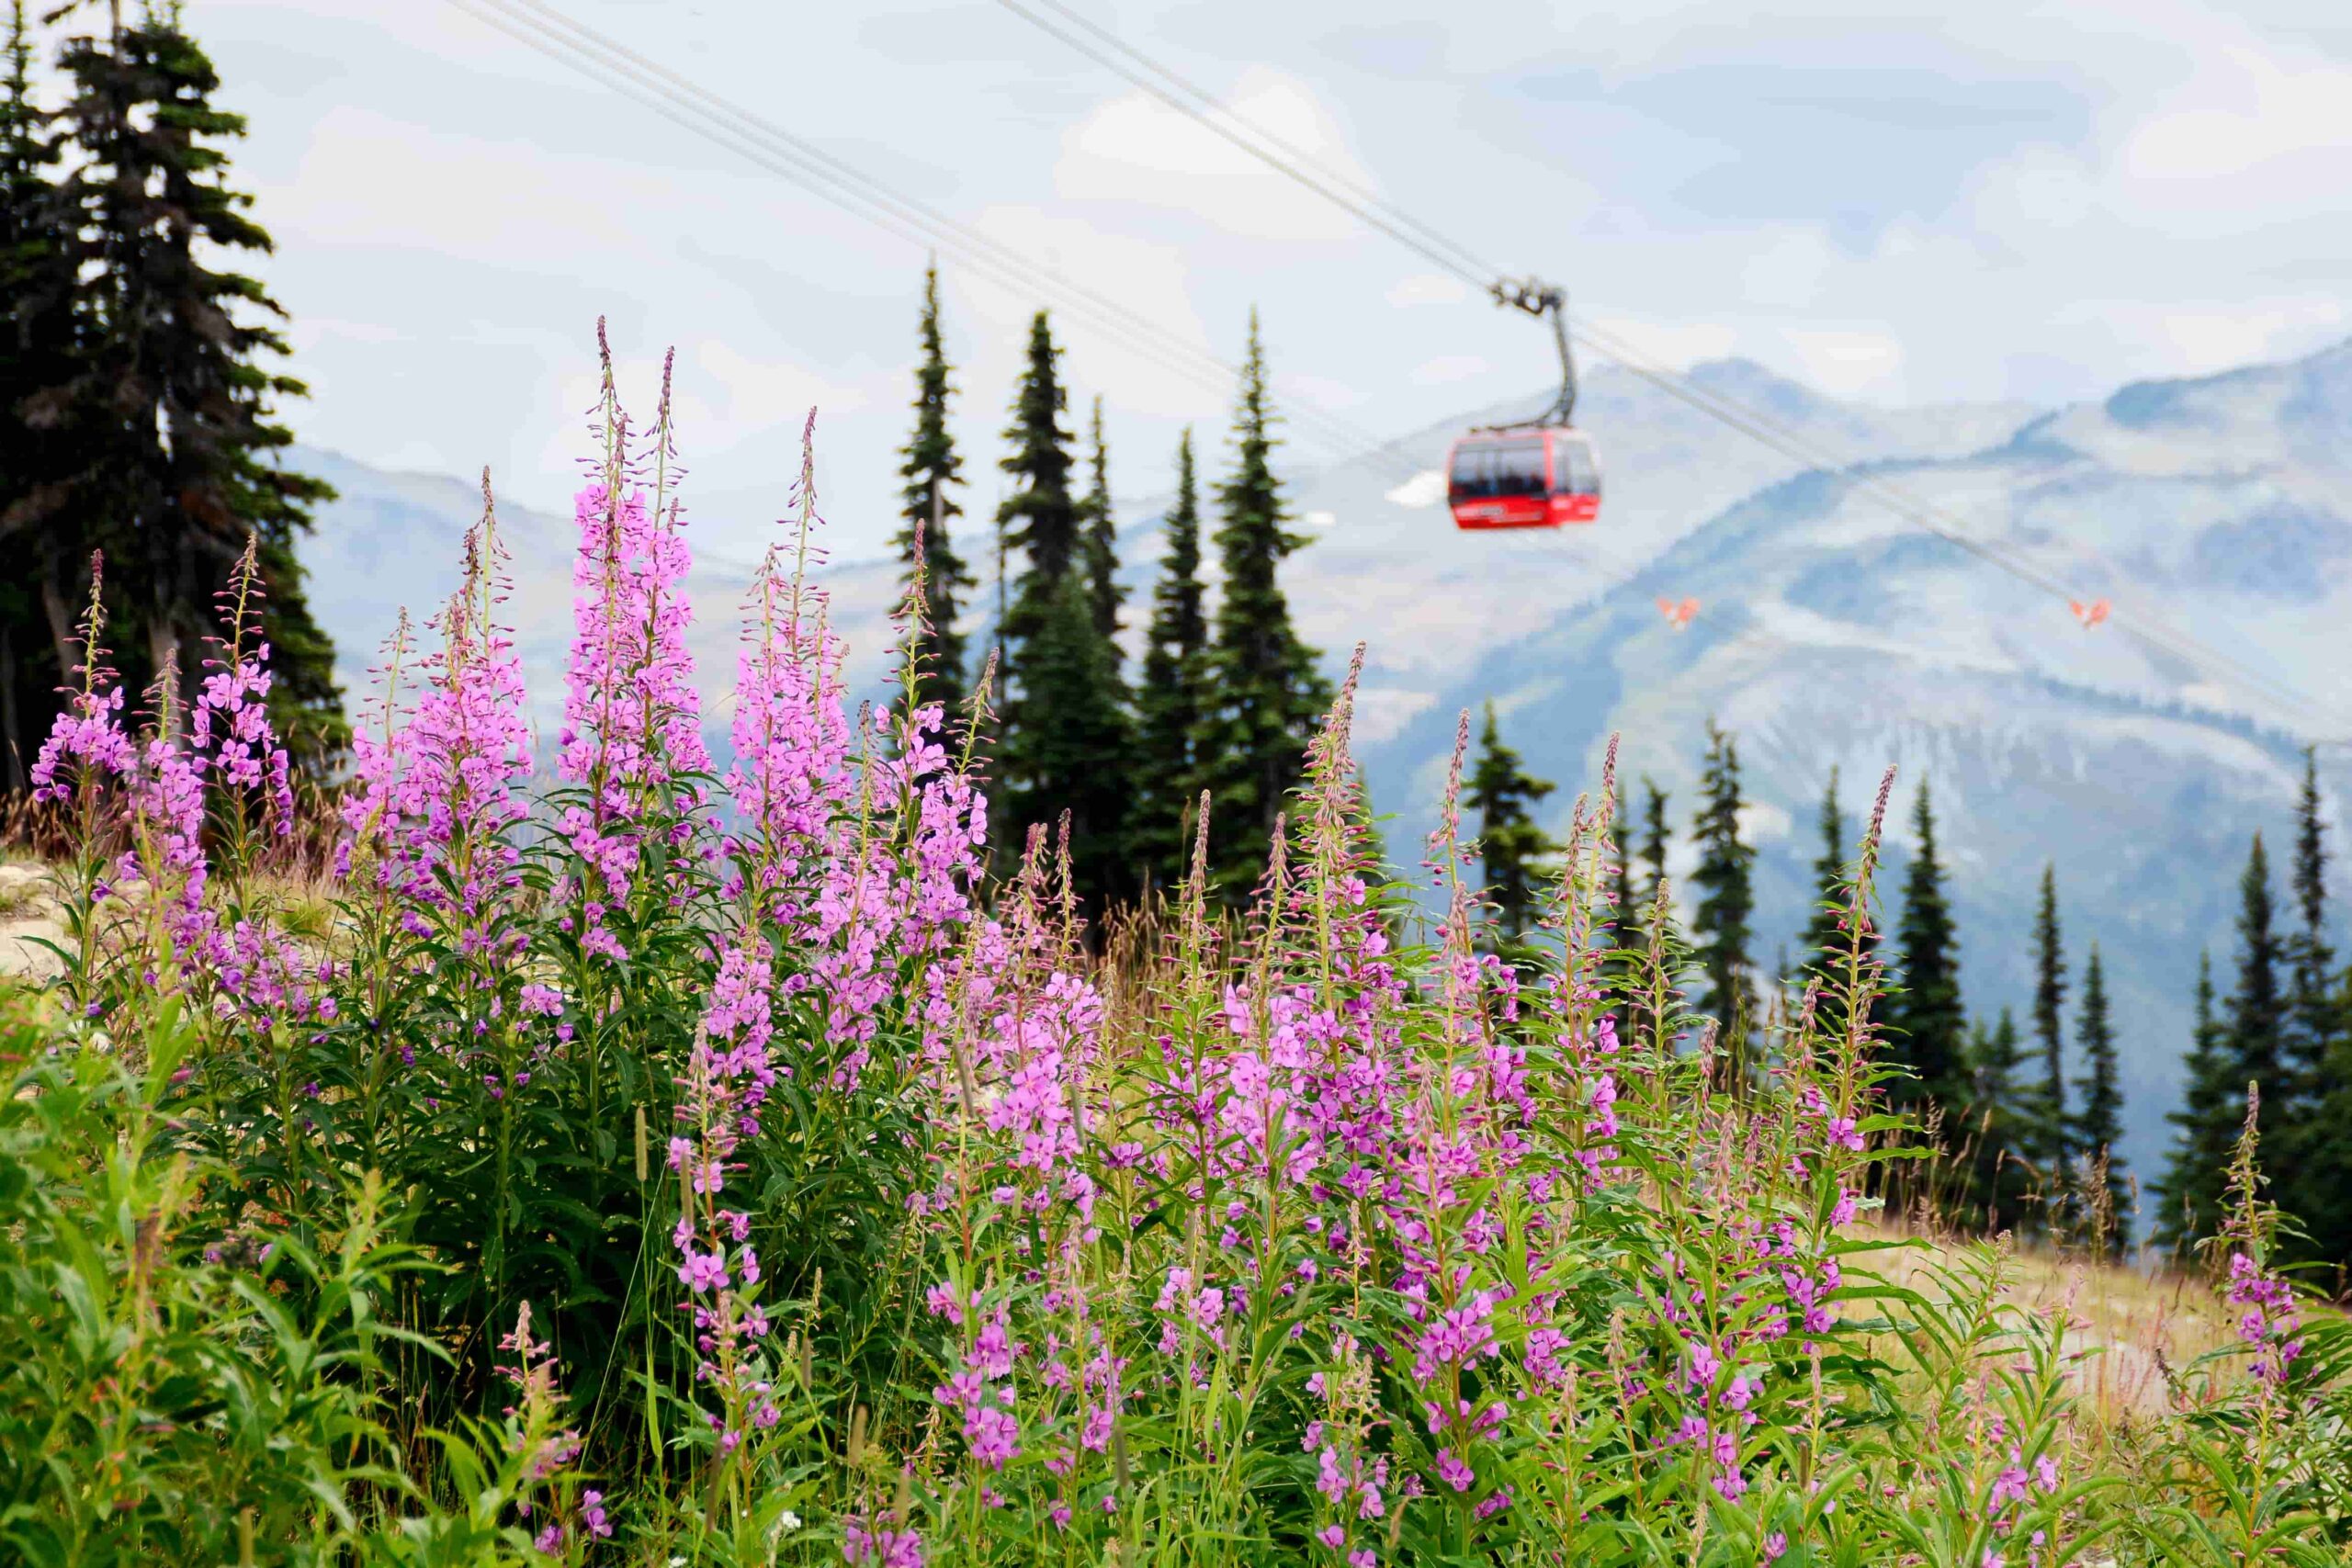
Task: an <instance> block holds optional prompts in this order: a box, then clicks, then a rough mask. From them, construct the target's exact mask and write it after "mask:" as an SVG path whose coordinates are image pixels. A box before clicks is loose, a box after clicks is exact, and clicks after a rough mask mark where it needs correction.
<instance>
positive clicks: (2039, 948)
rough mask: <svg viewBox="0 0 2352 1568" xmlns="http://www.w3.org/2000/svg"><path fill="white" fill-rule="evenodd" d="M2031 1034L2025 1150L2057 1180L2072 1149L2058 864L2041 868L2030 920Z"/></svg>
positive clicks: (2064, 965) (2062, 1173)
mask: <svg viewBox="0 0 2352 1568" xmlns="http://www.w3.org/2000/svg"><path fill="white" fill-rule="evenodd" d="M2033 975H2034V978H2033V1038H2034V1042H2035V1043H2037V1044H2038V1045H2040V1046H2041V1088H2040V1089H2039V1090H2038V1091H2036V1093H2035V1096H2034V1099H2033V1102H2032V1104H2033V1125H2032V1128H2031V1132H2030V1138H2029V1141H2028V1144H2027V1151H2026V1152H2027V1153H2028V1154H2029V1155H2030V1156H2031V1158H2032V1159H2033V1161H2034V1163H2035V1164H2036V1165H2038V1166H2040V1167H2041V1169H2042V1171H2043V1174H2044V1176H2045V1177H2046V1178H2047V1179H2049V1180H2050V1181H2051V1182H2052V1183H2053V1184H2055V1183H2059V1182H2063V1181H2064V1179H2065V1175H2066V1163H2067V1157H2068V1156H2069V1154H2070V1153H2071V1152H2072V1149H2073V1140H2072V1138H2071V1137H2070V1136H2069V1135H2068V1130H2069V1128H2070V1127H2071V1125H2072V1121H2071V1112H2070V1111H2069V1110H2068V1108H2067V1105H2066V1056H2065V1053H2066V1044H2065V1033H2064V1009H2065V1006H2066V946H2065V937H2064V932H2063V931H2061V930H2060V929H2059V923H2058V868H2057V867H2056V866H2055V865H2054V864H2045V865H2043V866H2042V868H2041V907H2040V908H2038V909H2036V911H2035V912H2034V918H2033Z"/></svg>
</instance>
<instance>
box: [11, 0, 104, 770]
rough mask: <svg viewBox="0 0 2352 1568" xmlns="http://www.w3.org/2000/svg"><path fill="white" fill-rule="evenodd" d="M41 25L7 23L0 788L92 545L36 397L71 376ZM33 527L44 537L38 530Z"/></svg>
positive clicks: (17, 14)
mask: <svg viewBox="0 0 2352 1568" xmlns="http://www.w3.org/2000/svg"><path fill="white" fill-rule="evenodd" d="M32 57H33V34H32V22H31V18H30V17H29V16H28V13H27V8H26V3H25V0H13V3H12V4H11V6H10V7H9V12H8V37H7V79H6V84H5V86H0V93H5V96H0V550H5V553H6V555H7V556H8V558H9V559H10V561H11V563H12V570H8V571H6V572H5V573H0V787H5V788H6V789H7V790H9V791H11V792H22V791H23V790H25V789H27V788H28V787H29V784H30V781H29V779H28V776H27V772H26V770H27V767H28V764H29V763H30V762H31V761H32V759H33V757H34V755H35V754H36V753H37V752H38V750H40V741H41V738H42V736H43V735H44V734H45V733H46V732H47V729H48V727H49V720H50V716H51V712H52V710H53V709H54V708H55V706H56V696H57V688H58V687H59V686H60V685H62V683H63V682H64V678H65V676H64V671H67V670H70V669H71V668H72V660H71V658H70V656H69V658H68V659H67V661H66V663H65V664H64V665H62V666H61V665H60V663H59V661H58V660H59V650H60V649H62V647H64V645H65V643H66V642H67V640H68V638H69V637H70V636H71V631H72V626H73V620H74V612H73V610H72V607H71V606H72V604H73V600H74V592H73V584H74V579H75V577H76V575H77V574H79V573H85V572H87V571H88V570H89V549H90V547H92V545H94V544H95V543H96V541H95V539H93V538H89V537H85V534H86V533H87V530H86V528H85V526H83V525H82V524H83V519H81V518H80V517H79V516H77V515H68V514H62V513H59V512H58V510H57V509H56V508H55V506H54V503H53V498H52V497H51V494H50V491H51V487H53V486H55V485H56V484H57V483H58V482H59V480H60V479H62V478H63V477H64V476H65V475H66V474H68V473H70V472H71V471H72V463H71V455H70V450H69V447H68V443H67V442H66V440H65V439H64V435H63V433H62V432H60V431H58V430H56V429H54V428H44V427H42V426H43V424H44V423H45V422H44V421H43V411H42V410H41V409H40V407H39V405H38V401H37V395H38V394H39V393H40V392H41V391H42V390H43V389H50V388H55V387H58V386H61V385H62V384H63V383H64V382H65V381H66V380H67V379H68V378H70V377H71V375H72V374H73V370H72V366H73V353H74V314H73V293H74V256H73V245H72V242H73V236H72V233H71V231H70V230H69V229H68V228H67V227H66V226H65V224H64V222H63V221H62V220H63V218H64V210H63V208H62V204H61V203H60V202H59V201H58V200H57V199H56V195H55V191H56V186H55V179H56V175H55V169H56V165H57V164H58V161H59V158H60V156H61V151H62V150H61V149H60V147H59V145H58V142H57V140H56V138H55V136H54V135H53V134H52V133H51V130H52V128H51V118H50V116H49V115H47V114H46V113H44V112H43V111H42V110H41V108H40V106H39V105H38V104H37V103H35V102H34V100H33V94H32ZM36 521H39V523H40V526H38V527H36V526H35V524H36Z"/></svg>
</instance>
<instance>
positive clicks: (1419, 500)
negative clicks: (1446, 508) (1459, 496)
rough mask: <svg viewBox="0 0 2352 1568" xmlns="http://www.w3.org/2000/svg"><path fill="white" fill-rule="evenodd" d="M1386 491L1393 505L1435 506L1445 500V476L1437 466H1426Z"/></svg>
mask: <svg viewBox="0 0 2352 1568" xmlns="http://www.w3.org/2000/svg"><path fill="white" fill-rule="evenodd" d="M1385 493H1386V495H1387V499H1388V501H1389V502H1390V504H1392V505H1396V506H1410V507H1424V506H1435V505H1437V504H1438V503H1440V502H1442V501H1444V500H1445V476H1444V475H1443V474H1442V473H1440V472H1438V471H1437V470H1436V469H1435V468H1426V469H1423V470H1422V471H1421V472H1419V473H1418V474H1415V475H1414V476H1413V477H1412V478H1411V479H1407V480H1406V481H1405V482H1404V483H1403V484H1400V485H1398V486H1397V488H1396V489H1395V490H1392V491H1387V492H1385Z"/></svg>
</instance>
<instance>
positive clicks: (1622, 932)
mask: <svg viewBox="0 0 2352 1568" xmlns="http://www.w3.org/2000/svg"><path fill="white" fill-rule="evenodd" d="M1609 859H1610V864H1611V868H1612V869H1611V872H1610V874H1609V897H1610V903H1611V916H1610V922H1609V929H1610V945H1611V946H1612V947H1614V948H1615V949H1616V950H1617V951H1618V952H1619V953H1634V952H1638V951H1640V950H1641V949H1642V948H1643V947H1645V946H1646V945H1647V943H1646V942H1645V940H1644V938H1643V934H1642V924H1643V920H1644V918H1645V916H1644V911H1643V908H1642V904H1641V902H1640V900H1641V895H1640V894H1639V893H1638V892H1636V891H1635V890H1634V819H1633V817H1632V816H1631V814H1630V813H1629V812H1628V810H1627V803H1626V800H1625V786H1624V785H1623V784H1622V783H1621V784H1619V785H1618V786H1617V797H1616V799H1615V800H1614V801H1612V802H1611V811H1610V814H1609Z"/></svg>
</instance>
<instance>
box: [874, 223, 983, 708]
mask: <svg viewBox="0 0 2352 1568" xmlns="http://www.w3.org/2000/svg"><path fill="white" fill-rule="evenodd" d="M917 336H918V341H919V342H920V343H921V344H922V361H921V362H920V363H919V364H918V365H917V366H916V367H915V401H914V409H915V427H914V433H913V434H911V435H910V436H909V437H908V438H907V444H906V446H903V447H900V448H899V456H900V458H901V461H900V463H899V479H901V480H902V481H903V488H902V489H901V490H900V492H899V495H900V502H901V510H900V513H899V515H900V516H901V517H902V518H903V519H904V522H903V524H902V525H901V526H900V527H899V531H898V533H897V534H896V535H894V536H892V538H891V543H892V544H893V545H895V546H896V547H898V551H899V560H900V561H902V562H904V563H905V565H904V570H903V571H902V572H901V574H900V576H899V581H900V583H901V584H910V583H911V582H912V581H913V575H914V569H915V567H914V556H915V532H916V530H917V529H918V528H920V529H922V573H923V623H924V625H923V635H922V641H921V642H920V643H919V644H918V646H917V648H916V650H915V651H916V655H917V658H918V661H919V665H920V673H919V675H918V676H917V679H916V684H915V700H916V701H918V702H926V703H939V704H941V705H944V707H945V708H946V709H947V713H948V717H949V719H950V721H951V722H953V720H954V718H955V716H956V714H957V713H958V712H959V711H960V710H961V709H962V707H963V705H964V700H965V695H966V691H967V688H966V684H965V662H966V651H965V637H964V634H963V633H962V632H960V631H957V630H956V617H957V616H958V615H961V614H962V613H963V609H964V604H965V601H966V596H967V594H969V593H970V592H971V591H972V589H973V588H974V587H975V586H976V585H977V582H976V580H975V579H974V577H973V576H972V569H971V567H970V566H969V565H967V563H966V562H965V559H964V558H963V556H962V555H961V554H959V553H958V552H957V550H956V538H955V526H954V525H955V520H956V518H958V517H961V516H963V515H964V508H963V507H962V505H960V504H959V503H958V502H956V489H957V487H959V486H961V485H962V484H963V482H964V459H963V457H961V456H960V455H959V454H958V453H957V452H956V438H955V436H954V435H953V434H951V433H950V432H949V430H948V428H947V403H948V400H949V399H950V398H952V397H953V396H954V395H955V391H956V389H955V385H954V382H953V381H952V379H951V377H952V375H953V371H952V368H951V367H949V365H948V363H947V349H946V344H945V342H944V339H943V337H942V335H941V333H940V327H939V265H938V264H937V263H936V262H934V263H933V264H932V265H930V266H928V267H925V268H924V269H923V275H922V324H921V326H920V327H919V328H918V329H917Z"/></svg>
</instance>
